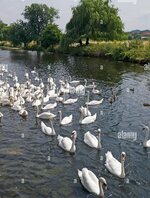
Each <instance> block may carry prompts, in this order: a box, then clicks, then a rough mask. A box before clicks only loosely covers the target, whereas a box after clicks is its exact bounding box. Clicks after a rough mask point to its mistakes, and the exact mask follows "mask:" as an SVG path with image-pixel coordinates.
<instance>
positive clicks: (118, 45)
mask: <svg viewBox="0 0 150 198" xmlns="http://www.w3.org/2000/svg"><path fill="white" fill-rule="evenodd" d="M66 52H67V53H69V54H72V55H79V56H95V57H107V58H111V59H113V60H116V61H128V62H135V63H146V62H149V61H150V41H142V40H132V41H111V42H105V41H102V42H93V41H92V42H90V44H89V45H88V46H86V45H83V46H79V45H76V44H74V45H71V46H70V47H69V48H68V49H67V50H66Z"/></svg>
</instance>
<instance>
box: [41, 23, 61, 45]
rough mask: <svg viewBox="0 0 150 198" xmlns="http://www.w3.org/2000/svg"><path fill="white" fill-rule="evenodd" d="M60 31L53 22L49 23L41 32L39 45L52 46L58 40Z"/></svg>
mask: <svg viewBox="0 0 150 198" xmlns="http://www.w3.org/2000/svg"><path fill="white" fill-rule="evenodd" d="M60 38H61V31H60V30H59V28H58V26H57V25H55V24H49V25H48V26H47V27H46V28H45V30H44V31H43V32H42V34H41V38H40V40H41V45H42V47H44V48H48V47H50V46H51V47H52V48H53V46H54V45H56V44H58V43H59V42H60Z"/></svg>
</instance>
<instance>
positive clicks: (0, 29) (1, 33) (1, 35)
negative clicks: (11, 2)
mask: <svg viewBox="0 0 150 198" xmlns="http://www.w3.org/2000/svg"><path fill="white" fill-rule="evenodd" d="M7 27H8V26H7V24H5V23H3V22H2V21H1V20H0V41H4V40H6V30H7Z"/></svg>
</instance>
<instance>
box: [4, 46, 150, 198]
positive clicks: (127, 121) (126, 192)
mask: <svg viewBox="0 0 150 198" xmlns="http://www.w3.org/2000/svg"><path fill="white" fill-rule="evenodd" d="M2 63H3V64H8V72H9V73H14V72H16V74H17V76H18V80H19V82H20V83H23V82H25V78H24V74H25V70H27V71H28V73H29V74H30V75H31V73H30V72H31V70H33V68H34V67H36V68H37V72H38V73H39V77H40V78H42V79H43V82H44V83H45V84H46V83H47V77H48V74H49V73H50V74H51V75H52V77H53V78H55V82H56V84H57V83H58V81H59V80H60V79H64V78H65V79H69V76H71V77H72V79H79V80H80V82H81V84H84V79H87V81H88V84H91V83H92V82H95V84H96V85H97V87H96V89H101V90H102V93H101V95H100V96H99V95H94V94H91V93H90V100H93V99H101V98H104V102H103V103H102V104H101V105H100V106H95V107H89V109H90V111H91V112H92V114H94V113H97V119H96V121H95V122H94V123H93V124H89V125H80V124H79V117H80V113H79V108H80V107H81V106H82V105H84V104H85V102H86V98H87V94H85V95H78V98H79V99H78V102H77V103H75V104H73V105H69V106H64V105H62V104H61V103H58V105H57V107H56V108H55V109H54V110H52V112H53V113H55V114H57V112H58V110H62V112H63V115H64V116H65V115H69V114H73V123H72V124H71V125H70V126H63V127H61V126H60V125H59V116H57V117H56V118H55V119H54V121H53V122H54V128H55V131H56V133H57V134H60V135H62V136H70V133H71V132H72V131H73V130H76V131H77V133H78V137H77V140H76V147H77V150H76V153H75V154H74V155H70V154H69V153H67V152H65V151H63V150H62V149H61V148H60V147H58V143H57V138H56V137H50V136H46V135H45V134H43V133H42V131H41V128H40V120H36V119H35V114H36V112H35V110H34V109H33V108H32V106H31V104H29V103H26V104H25V106H26V109H27V110H28V112H29V115H28V117H27V119H26V120H25V119H23V118H22V117H20V116H19V115H18V113H17V112H16V111H13V110H12V109H11V108H10V107H6V106H4V107H0V111H1V112H2V113H3V114H4V117H3V119H2V127H0V197H1V198H63V197H64V198H86V197H88V198H89V197H90V198H92V197H96V196H95V195H93V194H90V193H89V192H87V191H86V190H85V189H84V188H83V187H82V185H81V183H80V181H79V178H78V175H77V170H78V169H82V168H83V167H87V168H88V169H90V170H91V171H93V172H94V173H95V174H96V176H97V177H99V176H103V177H104V178H105V179H106V180H107V183H108V189H107V190H106V191H105V197H113V198H129V197H130V198H134V197H135V198H148V197H150V149H145V148H143V140H144V133H143V131H142V124H146V125H148V126H150V121H149V117H150V107H148V106H147V107H145V106H143V103H150V71H148V70H147V71H146V70H144V69H143V67H142V66H140V65H134V64H129V63H122V62H110V61H107V60H103V59H99V58H92V57H89V58H88V57H73V56H68V55H63V56H62V55H53V54H48V55H44V54H42V53H41V54H37V53H36V52H27V51H7V50H0V64H2ZM6 75H7V74H5V75H4V76H3V77H2V78H3V79H4V78H5V76H6ZM8 81H9V79H8ZM32 82H33V83H35V82H34V80H33V81H32ZM111 88H113V91H114V93H115V95H116V101H115V102H114V103H112V104H111V103H109V101H108V99H109V97H111ZM133 88H134V91H133ZM89 90H90V89H89ZM45 123H46V124H47V125H50V123H49V121H46V122H45ZM98 128H101V131H102V149H101V150H100V151H98V150H96V149H92V148H90V147H88V146H87V145H85V144H84V142H83V136H84V133H85V132H87V131H90V132H91V133H93V134H94V133H95V132H94V131H95V130H96V129H98ZM127 134H128V135H133V136H131V137H126V136H125V135H127ZM107 151H112V153H113V155H114V157H115V158H116V159H118V160H120V153H121V152H122V151H124V152H125V153H126V161H125V172H126V177H125V179H119V178H117V177H115V176H114V175H112V174H111V173H109V172H108V171H107V170H106V168H105V166H104V164H105V153H106V152H107Z"/></svg>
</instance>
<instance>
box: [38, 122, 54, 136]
mask: <svg viewBox="0 0 150 198" xmlns="http://www.w3.org/2000/svg"><path fill="white" fill-rule="evenodd" d="M41 129H42V132H43V133H45V134H46V135H52V129H51V127H48V126H46V125H45V124H44V122H41Z"/></svg>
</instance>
